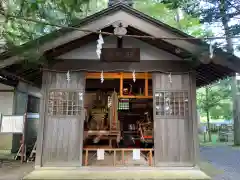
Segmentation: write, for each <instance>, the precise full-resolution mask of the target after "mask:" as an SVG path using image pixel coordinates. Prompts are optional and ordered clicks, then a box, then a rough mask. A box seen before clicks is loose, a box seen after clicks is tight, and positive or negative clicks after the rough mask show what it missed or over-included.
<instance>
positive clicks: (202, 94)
mask: <svg viewBox="0 0 240 180" xmlns="http://www.w3.org/2000/svg"><path fill="white" fill-rule="evenodd" d="M230 85H231V78H226V79H224V80H220V81H219V82H217V83H215V84H213V85H210V86H207V87H203V88H201V89H199V90H198V91H197V104H198V108H199V109H200V113H201V116H206V115H207V113H209V116H210V117H211V118H213V119H231V117H232V101H231V98H232V97H231V86H230Z"/></svg>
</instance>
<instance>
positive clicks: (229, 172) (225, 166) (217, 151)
mask: <svg viewBox="0 0 240 180" xmlns="http://www.w3.org/2000/svg"><path fill="white" fill-rule="evenodd" d="M200 155H201V159H204V160H207V161H208V162H209V163H211V164H212V165H213V166H215V167H216V168H217V169H220V170H222V171H223V173H221V174H219V175H217V176H215V177H214V178H213V180H237V179H239V177H240V150H234V149H232V148H231V147H225V146H223V147H222V146H220V147H201V148H200Z"/></svg>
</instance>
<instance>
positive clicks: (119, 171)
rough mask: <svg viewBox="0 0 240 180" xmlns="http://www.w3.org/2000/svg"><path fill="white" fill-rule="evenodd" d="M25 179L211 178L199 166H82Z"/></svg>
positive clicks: (45, 171) (41, 171) (37, 173)
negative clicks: (164, 167)
mask: <svg viewBox="0 0 240 180" xmlns="http://www.w3.org/2000/svg"><path fill="white" fill-rule="evenodd" d="M23 179H24V180H40V179H44V180H53V179H58V180H70V179H74V180H83V179H84V180H90V179H102V180H108V179H112V180H113V179H128V180H130V179H136V180H139V179H146V180H148V179H151V180H154V179H158V180H163V179H164V180H170V179H171V180H173V179H175V180H189V179H192V180H193V179H194V180H206V179H210V177H208V176H207V175H206V174H205V173H203V172H202V171H200V170H199V169H197V168H181V169H180V168H172V169H171V168H168V169H163V168H142V167H139V168H138V167H125V168H116V167H105V168H102V167H94V168H91V167H82V168H75V169H69V168H68V169H65V168H61V169H59V168H51V169H47V168H40V169H37V170H34V171H33V172H31V173H30V174H28V175H27V176H25V177H24V178H23Z"/></svg>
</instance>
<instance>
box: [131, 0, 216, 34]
mask: <svg viewBox="0 0 240 180" xmlns="http://www.w3.org/2000/svg"><path fill="white" fill-rule="evenodd" d="M134 8H136V9H138V10H139V11H141V12H143V13H145V14H147V15H149V16H151V17H153V18H155V19H157V20H160V21H162V22H163V23H166V24H168V25H170V26H172V27H174V28H177V29H180V30H181V31H183V32H185V33H187V34H190V35H193V36H196V37H202V36H205V35H211V34H212V33H211V32H210V31H206V30H205V29H204V28H203V26H202V25H201V24H200V20H199V18H198V17H193V16H191V15H188V14H187V13H185V12H184V11H181V10H180V9H171V8H169V7H168V5H166V4H164V3H161V2H158V1H156V0H142V1H136V2H135V3H134Z"/></svg>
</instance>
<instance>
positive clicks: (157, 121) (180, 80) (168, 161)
mask: <svg viewBox="0 0 240 180" xmlns="http://www.w3.org/2000/svg"><path fill="white" fill-rule="evenodd" d="M169 78H170V77H169V75H166V74H161V73H156V74H154V75H153V93H154V95H153V97H154V98H153V101H154V102H153V103H154V116H155V118H154V137H155V138H154V143H155V145H154V147H155V165H156V166H183V167H184V166H195V164H196V152H197V151H196V144H197V142H195V140H196V136H195V133H196V130H197V129H196V127H195V124H196V123H197V119H196V118H195V116H196V104H195V98H196V96H195V95H194V94H195V93H196V92H194V91H195V84H194V81H195V79H194V81H193V76H192V74H182V75H172V76H171V81H172V82H170V79H169ZM161 98H162V100H161ZM167 99H169V100H170V101H169V103H167ZM168 104H170V106H169V107H170V108H169V109H170V111H169V114H168V113H167V109H166V106H168ZM195 143H196V144H195Z"/></svg>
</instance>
